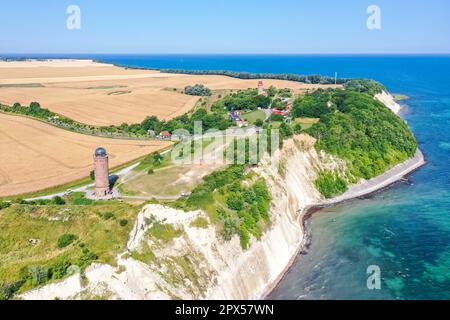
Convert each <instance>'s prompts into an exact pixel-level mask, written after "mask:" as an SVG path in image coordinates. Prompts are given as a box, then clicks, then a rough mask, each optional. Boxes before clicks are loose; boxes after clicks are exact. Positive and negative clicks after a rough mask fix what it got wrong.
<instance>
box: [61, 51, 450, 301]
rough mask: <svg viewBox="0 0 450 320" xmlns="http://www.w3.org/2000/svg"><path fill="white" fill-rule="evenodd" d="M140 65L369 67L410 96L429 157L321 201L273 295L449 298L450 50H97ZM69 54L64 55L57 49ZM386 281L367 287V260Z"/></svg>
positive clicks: (298, 69) (411, 119)
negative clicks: (397, 175) (385, 182)
mask: <svg viewBox="0 0 450 320" xmlns="http://www.w3.org/2000/svg"><path fill="white" fill-rule="evenodd" d="M68 56H69V57H74V58H94V59H99V60H102V61H104V62H108V63H116V64H121V65H127V66H134V67H154V68H182V69H217V70H232V71H248V72H274V73H297V74H316V73H319V74H323V75H331V76H334V72H338V75H339V76H341V77H364V78H372V79H375V80H378V81H380V82H382V83H383V84H384V85H386V86H387V88H388V89H389V90H390V91H391V92H392V93H401V94H405V95H407V96H408V97H410V99H409V100H405V101H402V102H401V103H403V104H406V105H407V108H405V111H404V114H403V117H404V118H405V119H406V120H407V121H408V124H409V126H410V127H411V129H412V131H413V132H414V134H415V135H416V137H417V140H418V142H419V144H420V148H421V149H422V150H423V152H424V153H425V156H426V157H427V161H428V164H427V165H426V166H425V167H423V168H421V169H420V170H418V171H417V172H415V173H414V174H412V175H411V176H410V177H408V179H407V180H406V181H404V182H400V183H397V184H395V185H394V186H392V187H391V188H389V189H387V190H384V191H382V192H379V193H377V194H375V195H373V196H372V197H371V198H369V199H364V200H354V201H350V202H347V203H345V204H341V205H338V206H334V207H331V208H327V209H324V210H321V211H319V212H317V213H315V214H314V215H313V217H312V218H311V219H310V220H309V221H308V228H310V233H311V237H312V243H311V246H310V247H309V248H308V250H307V254H306V255H299V256H298V257H297V259H296V261H295V262H294V265H293V266H292V268H291V269H290V271H289V272H288V273H287V274H286V276H285V278H284V279H283V280H282V281H281V282H280V284H279V285H278V286H277V287H276V288H275V289H274V291H273V292H272V294H271V295H270V296H269V299H450V171H449V170H448V169H449V160H450V56H370V55H366V56H295V55H286V56H269V55H267V56H266V55H259V56H252V55H244V56H239V55H229V56H220V55H206V56H202V55H153V56H145V55H134V56H120V55H108V56H105V55H92V56H79V55H78V56H74V55H68ZM58 57H60V56H58ZM371 265H376V266H379V267H380V270H381V277H382V283H381V290H369V289H368V288H367V285H366V282H367V278H368V275H367V268H368V266H371Z"/></svg>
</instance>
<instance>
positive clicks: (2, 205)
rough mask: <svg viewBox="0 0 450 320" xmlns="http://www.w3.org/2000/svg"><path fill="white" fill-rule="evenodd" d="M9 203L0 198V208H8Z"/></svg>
mask: <svg viewBox="0 0 450 320" xmlns="http://www.w3.org/2000/svg"><path fill="white" fill-rule="evenodd" d="M10 205H11V204H10V203H9V202H5V201H1V200H0V210H3V209H6V208H8V207H9V206H10Z"/></svg>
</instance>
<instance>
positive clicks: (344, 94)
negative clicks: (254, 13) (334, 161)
mask: <svg viewBox="0 0 450 320" xmlns="http://www.w3.org/2000/svg"><path fill="white" fill-rule="evenodd" d="M381 90H384V87H383V86H382V85H380V84H378V83H376V82H373V81H372V82H371V81H366V80H361V81H354V82H353V83H351V84H350V85H349V86H346V88H345V90H318V91H316V92H314V93H310V94H306V95H305V96H302V97H299V98H298V99H297V100H296V101H295V103H294V108H293V115H294V116H295V117H315V118H320V121H319V122H318V123H317V124H314V125H313V126H312V127H311V128H310V129H308V130H307V132H308V133H309V134H310V135H312V136H313V137H314V138H316V139H317V143H316V149H317V150H318V151H320V150H323V151H325V152H327V153H329V154H331V155H335V156H338V157H339V158H341V159H345V160H347V165H348V170H347V172H345V173H344V172H341V173H337V172H335V173H330V172H324V173H322V174H321V175H320V177H319V179H318V181H316V186H317V187H318V189H319V190H320V191H321V192H322V194H324V195H325V196H326V197H328V198H330V197H332V196H334V195H336V194H340V193H342V192H344V191H346V190H347V183H354V182H357V181H359V179H360V178H363V179H371V178H374V177H376V176H378V175H380V174H382V173H384V172H385V171H386V170H387V169H389V168H391V167H393V166H394V165H396V164H398V163H401V162H403V161H406V160H407V159H408V158H410V157H413V156H414V154H415V152H416V150H417V142H416V140H415V138H414V136H413V134H412V133H411V131H410V130H409V128H408V126H407V124H406V123H405V122H404V121H403V120H402V119H401V118H399V117H398V116H397V115H395V114H394V113H393V112H392V111H391V110H389V109H388V108H387V107H386V106H384V105H383V104H382V103H381V102H379V101H377V100H375V99H374V97H373V95H374V94H376V93H379V92H381ZM331 174H334V175H335V176H334V177H331V176H330V175H331ZM343 182H346V183H343Z"/></svg>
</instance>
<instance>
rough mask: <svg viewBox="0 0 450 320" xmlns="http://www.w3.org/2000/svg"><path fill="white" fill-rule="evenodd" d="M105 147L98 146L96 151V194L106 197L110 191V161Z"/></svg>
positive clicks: (99, 196)
mask: <svg viewBox="0 0 450 320" xmlns="http://www.w3.org/2000/svg"><path fill="white" fill-rule="evenodd" d="M108 160H109V159H108V154H107V153H106V150H105V148H102V147H100V148H97V150H95V153H94V172H95V196H96V197H98V198H104V197H106V196H107V195H108V194H109V193H110V186H109V161H108Z"/></svg>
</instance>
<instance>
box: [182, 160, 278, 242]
mask: <svg viewBox="0 0 450 320" xmlns="http://www.w3.org/2000/svg"><path fill="white" fill-rule="evenodd" d="M244 172H245V166H243V165H231V166H229V167H228V168H226V169H224V170H219V171H215V172H213V173H211V174H210V175H208V176H206V177H204V178H203V183H201V184H200V185H198V186H197V187H196V188H195V189H194V190H193V191H192V194H191V195H190V196H189V197H187V198H185V199H180V200H178V201H177V202H175V203H174V204H173V206H175V207H176V208H180V209H184V210H197V209H203V210H205V211H206V212H207V213H208V214H209V215H210V218H211V220H212V221H213V222H214V223H216V224H218V225H219V227H220V228H221V234H222V237H223V239H224V240H226V241H229V240H231V238H232V237H233V236H234V235H238V236H239V237H240V240H241V246H242V248H243V249H244V250H245V249H247V248H248V246H249V243H250V236H251V235H253V236H255V237H256V238H257V239H260V238H261V236H262V233H263V230H264V228H265V226H266V225H267V223H269V222H270V217H269V206H270V201H271V196H270V193H269V190H268V188H267V186H266V183H265V181H264V180H263V179H260V178H258V177H256V176H253V177H252V176H251V175H250V176H249V175H245V173H244ZM244 181H245V183H244Z"/></svg>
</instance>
